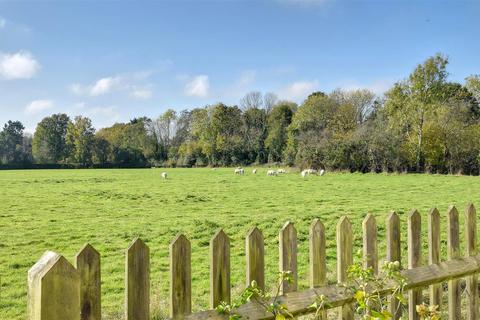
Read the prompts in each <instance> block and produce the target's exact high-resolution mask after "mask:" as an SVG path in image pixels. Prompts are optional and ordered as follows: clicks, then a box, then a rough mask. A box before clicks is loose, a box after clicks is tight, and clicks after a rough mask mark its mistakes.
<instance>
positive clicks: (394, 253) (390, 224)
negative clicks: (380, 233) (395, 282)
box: [386, 212, 402, 320]
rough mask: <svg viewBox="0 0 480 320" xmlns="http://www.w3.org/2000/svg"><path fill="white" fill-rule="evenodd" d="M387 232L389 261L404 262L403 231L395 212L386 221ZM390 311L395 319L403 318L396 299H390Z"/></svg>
mask: <svg viewBox="0 0 480 320" xmlns="http://www.w3.org/2000/svg"><path fill="white" fill-rule="evenodd" d="M386 230H387V236H386V238H387V261H390V262H395V261H398V262H399V263H401V262H402V255H401V254H402V251H401V241H400V240H401V239H400V238H401V230H400V218H399V217H398V215H397V214H396V213H395V212H391V213H390V214H389V215H388V216H387V219H386ZM389 311H390V313H391V314H392V315H393V317H394V319H395V320H397V319H400V318H401V316H402V309H401V308H400V303H399V301H398V300H397V299H396V298H395V297H390V299H389Z"/></svg>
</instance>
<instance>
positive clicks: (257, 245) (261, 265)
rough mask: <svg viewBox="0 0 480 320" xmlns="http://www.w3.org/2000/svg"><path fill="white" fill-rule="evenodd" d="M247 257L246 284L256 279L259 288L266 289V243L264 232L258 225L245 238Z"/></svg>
mask: <svg viewBox="0 0 480 320" xmlns="http://www.w3.org/2000/svg"><path fill="white" fill-rule="evenodd" d="M245 258H246V260H247V270H246V278H247V279H246V282H247V283H246V286H249V285H250V284H251V283H252V281H254V280H255V281H256V282H257V286H258V287H259V288H261V289H265V245H264V240H263V234H262V232H261V231H260V230H259V229H258V228H257V227H254V228H253V229H251V230H250V231H249V232H248V233H247V237H246V238H245Z"/></svg>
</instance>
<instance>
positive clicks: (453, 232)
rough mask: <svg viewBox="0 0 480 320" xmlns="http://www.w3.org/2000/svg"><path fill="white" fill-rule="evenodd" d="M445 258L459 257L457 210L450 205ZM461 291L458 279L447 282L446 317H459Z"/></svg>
mask: <svg viewBox="0 0 480 320" xmlns="http://www.w3.org/2000/svg"><path fill="white" fill-rule="evenodd" d="M447 217H448V225H447V230H448V231H447V234H448V237H447V258H448V259H449V260H451V259H455V258H458V257H460V226H459V222H458V211H457V209H456V208H455V207H454V206H450V208H449V209H448V213H447ZM461 311H462V310H461V292H460V283H459V281H458V279H452V280H450V281H449V282H448V317H449V319H452V320H454V319H460V318H461Z"/></svg>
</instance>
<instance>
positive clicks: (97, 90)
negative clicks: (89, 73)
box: [69, 71, 152, 99]
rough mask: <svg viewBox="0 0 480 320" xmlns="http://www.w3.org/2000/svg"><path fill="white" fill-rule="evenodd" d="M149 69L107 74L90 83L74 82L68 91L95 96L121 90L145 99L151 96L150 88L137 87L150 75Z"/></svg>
mask: <svg viewBox="0 0 480 320" xmlns="http://www.w3.org/2000/svg"><path fill="white" fill-rule="evenodd" d="M151 74H152V72H151V71H140V72H135V73H130V74H123V75H117V76H109V77H104V78H101V79H98V80H96V81H94V82H93V83H91V84H87V85H83V84H80V83H74V84H72V85H70V87H69V88H70V91H71V92H72V93H74V94H76V95H79V96H82V95H84V96H90V97H97V96H102V95H106V94H109V93H112V92H114V91H120V90H123V91H125V92H128V93H129V95H130V96H132V97H136V98H142V99H147V98H150V97H151V96H152V91H151V90H150V89H148V90H147V89H139V85H137V84H138V83H144V82H145V80H146V79H148V78H149V77H150V76H151Z"/></svg>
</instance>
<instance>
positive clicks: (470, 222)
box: [465, 203, 479, 320]
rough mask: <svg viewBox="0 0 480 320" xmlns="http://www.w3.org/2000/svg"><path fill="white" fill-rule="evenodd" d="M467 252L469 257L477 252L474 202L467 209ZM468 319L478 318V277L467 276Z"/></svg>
mask: <svg viewBox="0 0 480 320" xmlns="http://www.w3.org/2000/svg"><path fill="white" fill-rule="evenodd" d="M465 254H466V256H467V257H470V256H474V255H476V254H477V211H476V210H475V207H474V206H473V204H471V203H470V204H469V205H468V206H467V208H466V209H465ZM466 290H467V299H468V303H467V320H475V319H477V318H478V314H479V313H478V277H477V276H476V275H473V276H470V277H467V288H466Z"/></svg>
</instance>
